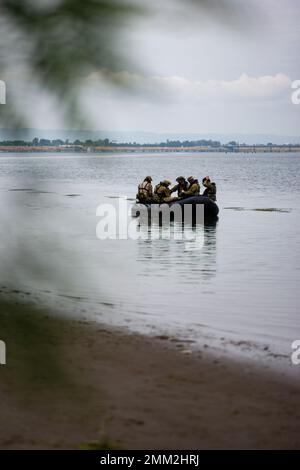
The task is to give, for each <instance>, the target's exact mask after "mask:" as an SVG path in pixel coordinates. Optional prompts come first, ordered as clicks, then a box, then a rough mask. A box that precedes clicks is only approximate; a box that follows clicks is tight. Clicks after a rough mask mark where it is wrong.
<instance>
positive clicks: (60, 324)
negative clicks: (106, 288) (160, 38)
mask: <svg viewBox="0 0 300 470" xmlns="http://www.w3.org/2000/svg"><path fill="white" fill-rule="evenodd" d="M1 307H2V312H4V315H2V317H1V320H0V337H1V339H4V340H5V341H6V343H7V349H8V353H7V356H8V357H7V365H6V366H1V369H0V374H1V376H2V377H1V378H3V379H4V380H1V383H0V384H1V385H0V397H1V408H0V410H1V411H0V419H1V422H2V423H6V426H2V427H1V430H0V448H1V449H15V448H24V449H25V448H26V449H27V448H32V449H38V448H48V449H57V448H60V449H64V448H68V449H69V448H75V449H76V448H96V449H100V448H101V449H113V448H119V449H206V448H207V449H232V448H234V449H239V448H247V449H251V448H255V449H283V448H287V449H299V448H300V443H299V439H298V436H299V431H300V409H299V406H298V402H299V393H300V380H294V381H291V380H288V379H287V378H286V377H284V376H283V375H282V374H280V373H275V372H271V371H270V370H266V369H263V368H261V367H260V366H259V364H256V366H255V365H253V364H250V363H247V364H246V363H242V362H238V361H232V360H228V358H216V357H214V356H212V355H211V354H210V353H208V352H207V351H206V350H201V351H199V352H198V353H197V354H196V353H192V354H186V353H185V352H184V349H182V348H176V347H174V345H170V344H169V343H168V342H167V341H165V340H164V339H163V338H160V339H159V338H154V339H153V338H151V337H144V336H142V335H139V334H134V333H128V332H122V331H118V330H117V329H114V328H109V327H107V326H103V325H100V324H96V323H92V322H89V321H84V320H71V319H67V318H63V317H57V316H56V317H54V316H51V315H50V314H49V312H45V311H40V310H39V309H37V308H36V307H29V306H28V305H27V306H26V305H24V304H19V303H18V304H16V303H12V302H9V303H7V302H6V303H4V304H3V303H2V305H1ZM12 315H14V317H13V318H14V324H13V325H11V318H12ZM24 315H25V317H24ZM24 318H25V319H26V322H27V323H26V325H24ZM37 321H38V326H37V323H36V322H37ZM32 325H35V326H34V328H33V330H34V331H35V333H36V334H33V333H32ZM24 326H25V328H24ZM29 326H30V328H29ZM26 327H28V328H26ZM24 331H25V332H26V331H27V332H28V334H27V335H26V334H25V338H24V337H23V336H19V334H20V333H22V334H23V333H24ZM28 335H29V336H28ZM34 351H35V352H36V353H37V352H38V351H39V354H34ZM53 354H54V356H53ZM55 355H57V357H56V356H55ZM52 356H53V357H52ZM51 357H52V359H51ZM24 361H25V362H24ZM30 361H31V362H32V361H33V368H31V367H30ZM56 363H57V364H58V367H57V366H56V365H55V364H56ZM31 365H32V364H31ZM60 369H61V370H60ZM62 371H64V372H63V373H61V372H62ZM299 379H300V375H299Z"/></svg>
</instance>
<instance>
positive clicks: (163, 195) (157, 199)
mask: <svg viewBox="0 0 300 470" xmlns="http://www.w3.org/2000/svg"><path fill="white" fill-rule="evenodd" d="M202 184H203V186H204V187H205V190H204V192H203V194H202V196H206V197H209V198H210V199H212V200H213V201H216V199H217V197H216V195H217V187H216V184H215V183H214V182H213V181H211V180H210V178H209V176H205V178H203V180H202ZM171 185H172V182H171V181H170V180H163V181H161V182H160V183H158V184H157V185H156V186H155V188H154V190H153V186H152V177H151V176H146V178H145V179H144V181H143V182H142V183H141V184H139V186H138V194H137V200H138V201H139V202H140V203H142V204H151V203H154V204H155V203H156V204H162V203H164V202H172V201H177V200H179V199H183V198H187V197H194V196H200V184H199V181H198V179H197V178H195V177H194V176H189V177H188V178H187V179H185V177H184V176H178V178H176V184H175V186H173V187H171ZM173 193H177V196H175V197H174V196H172V194H173Z"/></svg>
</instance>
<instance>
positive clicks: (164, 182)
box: [162, 180, 172, 186]
mask: <svg viewBox="0 0 300 470" xmlns="http://www.w3.org/2000/svg"><path fill="white" fill-rule="evenodd" d="M162 184H163V185H164V186H170V184H172V181H170V180H163V181H162Z"/></svg>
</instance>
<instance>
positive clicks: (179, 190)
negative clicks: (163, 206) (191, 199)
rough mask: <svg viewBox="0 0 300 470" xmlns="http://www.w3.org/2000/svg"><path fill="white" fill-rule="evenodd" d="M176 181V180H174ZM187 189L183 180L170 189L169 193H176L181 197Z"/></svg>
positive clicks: (186, 183) (186, 184)
mask: <svg viewBox="0 0 300 470" xmlns="http://www.w3.org/2000/svg"><path fill="white" fill-rule="evenodd" d="M176 181H178V179H177V180H176ZM187 189H188V182H187V181H185V179H182V180H179V181H178V183H177V184H175V186H173V188H172V189H171V193H175V192H176V191H177V194H178V197H181V193H182V192H183V191H187Z"/></svg>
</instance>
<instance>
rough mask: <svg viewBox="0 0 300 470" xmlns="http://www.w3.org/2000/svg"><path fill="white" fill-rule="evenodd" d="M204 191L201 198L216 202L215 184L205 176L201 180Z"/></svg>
mask: <svg viewBox="0 0 300 470" xmlns="http://www.w3.org/2000/svg"><path fill="white" fill-rule="evenodd" d="M202 183H203V186H204V187H205V191H204V193H203V194H202V196H206V197H209V199H211V200H212V201H214V202H216V200H217V186H216V183H214V182H213V181H211V180H210V177H209V176H205V178H203V180H202Z"/></svg>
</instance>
